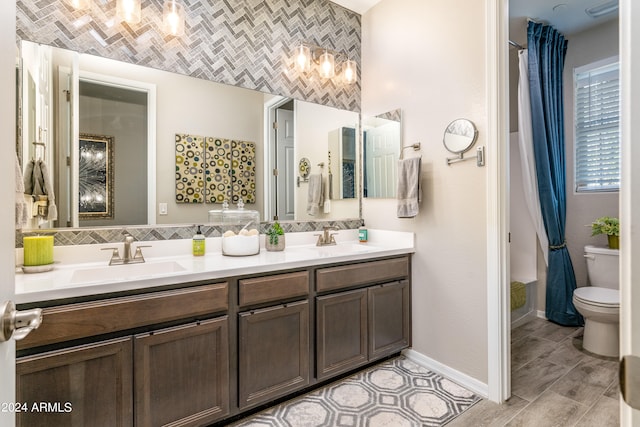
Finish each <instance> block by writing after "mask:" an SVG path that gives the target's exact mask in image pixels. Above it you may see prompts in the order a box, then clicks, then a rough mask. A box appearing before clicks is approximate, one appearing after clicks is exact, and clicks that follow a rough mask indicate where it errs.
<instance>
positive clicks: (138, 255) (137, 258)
mask: <svg viewBox="0 0 640 427" xmlns="http://www.w3.org/2000/svg"><path fill="white" fill-rule="evenodd" d="M122 234H124V248H123V254H122V257H121V256H120V252H119V250H118V248H102V250H103V251H112V253H111V259H110V260H109V265H120V264H136V263H142V262H144V261H145V260H144V256H143V255H142V248H148V247H150V246H147V245H138V246H137V247H136V251H135V253H134V254H133V255H131V244H132V243H133V242H134V241H135V239H134V238H133V236H132V235H131V234H129V233H128V232H126V231H124V232H123V233H122Z"/></svg>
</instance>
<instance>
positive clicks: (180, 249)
mask: <svg viewBox="0 0 640 427" xmlns="http://www.w3.org/2000/svg"><path fill="white" fill-rule="evenodd" d="M357 233H358V230H341V231H339V232H338V234H337V235H336V242H337V245H335V246H322V247H318V246H315V243H314V242H315V239H316V237H315V236H314V234H317V232H305V233H287V234H286V248H285V250H284V251H281V252H268V251H267V250H265V249H264V235H261V236H260V239H261V250H260V253H259V254H256V255H250V256H242V257H231V256H224V255H222V252H221V249H220V238H219V237H216V238H207V239H206V240H207V241H206V247H207V252H206V255H204V256H201V257H195V256H193V255H191V239H183V240H166V241H154V242H135V243H134V244H133V245H132V246H133V248H135V247H136V246H138V245H151V247H149V248H144V249H143V253H144V256H145V258H146V262H145V263H144V264H129V265H117V266H108V263H109V258H110V256H111V252H110V251H102V250H101V249H102V248H105V247H114V246H117V247H119V248H121V247H122V244H121V243H119V244H104V245H77V246H59V247H58V246H56V247H55V248H54V260H55V264H54V267H55V268H54V269H53V270H52V271H49V272H43V273H30V274H25V273H23V272H22V269H21V268H16V276H15V285H16V296H15V302H16V303H17V304H21V303H31V302H39V301H49V300H56V299H64V298H74V297H82V296H87V295H97V294H106V293H112V292H121V291H130V290H136V289H144V288H149V287H156V286H165V285H174V284H179V283H187V282H196V281H201V280H216V279H221V278H225V277H232V276H239V275H245V274H255V273H267V272H271V271H278V270H286V269H292V268H299V267H307V266H315V265H322V264H329V263H334V262H343V261H357V260H363V259H368V258H377V257H384V256H391V255H401V254H406V253H413V252H414V251H415V249H414V248H415V244H414V233H410V232H399V231H386V230H369V241H368V242H367V243H359V242H358V238H357ZM21 255H22V249H16V259H17V260H18V262H21V261H22V256H21Z"/></svg>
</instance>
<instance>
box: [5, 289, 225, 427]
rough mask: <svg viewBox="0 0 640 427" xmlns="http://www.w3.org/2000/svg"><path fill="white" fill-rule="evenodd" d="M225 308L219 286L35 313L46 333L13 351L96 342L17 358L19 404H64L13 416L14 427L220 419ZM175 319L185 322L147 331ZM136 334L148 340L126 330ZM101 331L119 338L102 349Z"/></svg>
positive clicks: (200, 423) (191, 423) (197, 422)
mask: <svg viewBox="0 0 640 427" xmlns="http://www.w3.org/2000/svg"><path fill="white" fill-rule="evenodd" d="M228 305H229V303H228V283H226V282H224V283H217V284H211V285H201V286H193V287H188V288H184V289H176V290H170V291H160V292H150V293H148V294H141V295H136V296H126V297H117V298H111V299H106V300H101V301H92V302H85V303H77V304H69V305H61V306H57V307H51V308H47V309H45V310H43V318H44V319H43V325H42V326H43V327H44V326H45V325H48V326H47V328H48V329H50V330H51V331H52V334H43V333H42V332H41V331H40V329H42V328H40V329H38V330H37V331H35V332H36V333H35V334H34V335H33V336H32V337H31V339H29V340H26V339H25V340H24V341H20V344H19V345H18V348H19V349H23V350H24V349H29V348H32V347H37V346H38V345H43V344H54V345H55V344H58V343H57V342H56V341H55V340H54V339H53V338H52V336H53V337H57V340H58V341H61V343H60V344H59V346H64V345H65V344H64V343H65V342H67V341H69V342H74V341H70V340H74V339H92V337H94V336H95V337H96V338H95V339H96V342H95V343H92V344H89V345H81V346H71V347H68V348H63V349H61V350H55V351H51V352H45V353H41V354H37V355H33V356H23V357H19V358H18V359H17V365H16V378H17V379H16V382H17V384H16V399H17V401H19V402H28V404H29V405H32V404H34V403H40V402H42V403H43V404H47V403H49V404H53V405H56V404H57V405H62V408H61V410H60V411H58V410H57V409H56V407H55V406H54V407H53V412H52V408H51V407H49V408H45V410H43V411H39V412H38V411H32V410H30V411H28V412H26V413H21V414H19V415H18V425H21V426H25V427H32V426H43V427H45V426H46V427H50V426H56V427H58V426H70V427H71V426H105V427H112V426H133V425H135V426H140V427H142V426H161V425H176V426H177V425H179V426H204V425H208V424H210V423H212V422H214V421H217V420H219V419H222V418H224V417H225V416H227V415H228V414H229V332H228V329H229V327H228V316H227V315H225V314H224V313H225V312H227V311H228ZM154 307H155V309H154ZM194 317H196V319H197V318H199V317H202V318H203V320H194V319H193V318H194ZM180 319H185V320H184V321H183V322H185V323H183V324H180V325H178V326H173V327H168V328H162V327H157V328H155V327H154V325H156V324H159V325H161V324H163V323H165V324H166V323H167V322H170V323H181V320H180ZM47 328H45V331H46V329H47ZM136 328H137V329H140V328H144V329H146V330H148V332H142V333H136V334H134V335H132V334H131V333H130V332H128V331H130V330H133V331H135V330H136ZM120 330H121V331H120ZM119 331H120V332H119ZM105 332H108V333H113V334H118V333H119V335H121V337H119V338H117V339H113V340H105V341H100V334H101V333H105ZM67 403H68V406H65V404H67ZM67 407H69V408H70V411H65V409H66V408H67ZM29 409H31V407H29Z"/></svg>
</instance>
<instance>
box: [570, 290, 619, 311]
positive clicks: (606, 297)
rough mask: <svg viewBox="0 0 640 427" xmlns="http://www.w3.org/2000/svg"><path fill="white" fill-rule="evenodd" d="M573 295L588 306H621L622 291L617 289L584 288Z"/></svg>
mask: <svg viewBox="0 0 640 427" xmlns="http://www.w3.org/2000/svg"><path fill="white" fill-rule="evenodd" d="M573 295H574V296H575V297H576V298H578V299H581V300H583V301H584V302H586V303H588V304H595V305H602V306H619V305H620V291H619V290H617V289H609V288H599V287H597V286H584V287H582V288H577V289H576V290H575V291H573Z"/></svg>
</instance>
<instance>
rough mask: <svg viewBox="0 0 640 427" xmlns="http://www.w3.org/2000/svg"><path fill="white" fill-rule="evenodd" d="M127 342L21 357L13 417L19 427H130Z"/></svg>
mask: <svg viewBox="0 0 640 427" xmlns="http://www.w3.org/2000/svg"><path fill="white" fill-rule="evenodd" d="M131 375H132V355H131V338H124V339H119V340H111V341H105V342H101V343H98V344H91V345H86V346H81V347H73V348H69V349H64V350H59V351H54V352H50V353H43V354H39V355H36V356H28V357H22V358H20V359H18V360H17V362H16V401H17V402H21V403H24V404H26V407H21V409H26V411H24V412H19V413H18V414H17V425H18V426H24V427H40V426H41V427H51V426H56V427H65V426H69V427H72V426H73V427H75V426H78V427H80V426H95V427H100V426H104V427H114V426H121V427H124V426H132V425H133V412H132V407H133V404H132V397H131V387H132V379H131Z"/></svg>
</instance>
